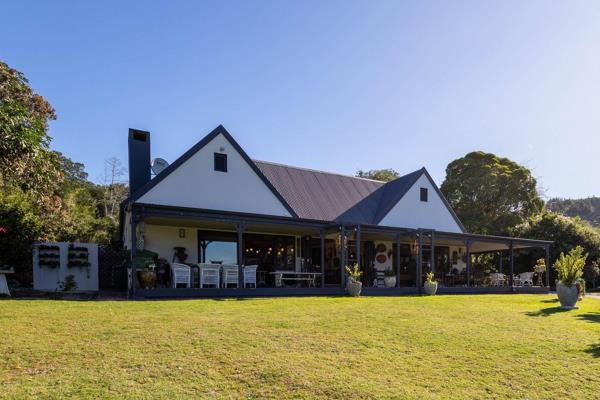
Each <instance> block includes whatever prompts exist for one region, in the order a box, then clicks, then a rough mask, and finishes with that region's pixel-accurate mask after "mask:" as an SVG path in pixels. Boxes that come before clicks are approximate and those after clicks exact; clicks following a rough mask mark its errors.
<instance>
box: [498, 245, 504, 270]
mask: <svg viewBox="0 0 600 400" xmlns="http://www.w3.org/2000/svg"><path fill="white" fill-rule="evenodd" d="M498 254H499V255H500V270H499V271H498V272H500V273H502V264H503V263H504V252H503V251H502V250H500V251H499V252H498Z"/></svg>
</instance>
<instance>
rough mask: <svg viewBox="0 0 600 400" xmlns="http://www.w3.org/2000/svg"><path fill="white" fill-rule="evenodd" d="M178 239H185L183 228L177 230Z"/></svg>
mask: <svg viewBox="0 0 600 400" xmlns="http://www.w3.org/2000/svg"><path fill="white" fill-rule="evenodd" d="M179 237H180V238H182V239H183V238H184V237H185V229H183V228H180V229H179Z"/></svg>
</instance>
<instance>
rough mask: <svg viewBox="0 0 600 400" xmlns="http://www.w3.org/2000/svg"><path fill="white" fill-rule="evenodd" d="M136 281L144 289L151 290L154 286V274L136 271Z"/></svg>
mask: <svg viewBox="0 0 600 400" xmlns="http://www.w3.org/2000/svg"><path fill="white" fill-rule="evenodd" d="M138 280H139V281H140V285H141V286H142V287H143V288H144V289H151V288H153V287H154V286H155V285H156V272H154V271H138Z"/></svg>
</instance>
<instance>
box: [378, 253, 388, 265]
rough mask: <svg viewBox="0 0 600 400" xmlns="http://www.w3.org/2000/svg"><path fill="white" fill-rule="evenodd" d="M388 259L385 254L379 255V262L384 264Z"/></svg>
mask: <svg viewBox="0 0 600 400" xmlns="http://www.w3.org/2000/svg"><path fill="white" fill-rule="evenodd" d="M386 261H387V257H386V256H385V254H380V255H378V256H377V262H378V263H379V264H383V263H384V262H386Z"/></svg>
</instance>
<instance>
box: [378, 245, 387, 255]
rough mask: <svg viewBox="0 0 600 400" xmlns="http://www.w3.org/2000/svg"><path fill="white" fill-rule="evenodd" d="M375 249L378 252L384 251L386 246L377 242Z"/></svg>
mask: <svg viewBox="0 0 600 400" xmlns="http://www.w3.org/2000/svg"><path fill="white" fill-rule="evenodd" d="M376 250H377V252H378V253H384V252H385V251H386V250H387V247H386V246H385V244H384V243H379V244H378V245H377V249H376Z"/></svg>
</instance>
